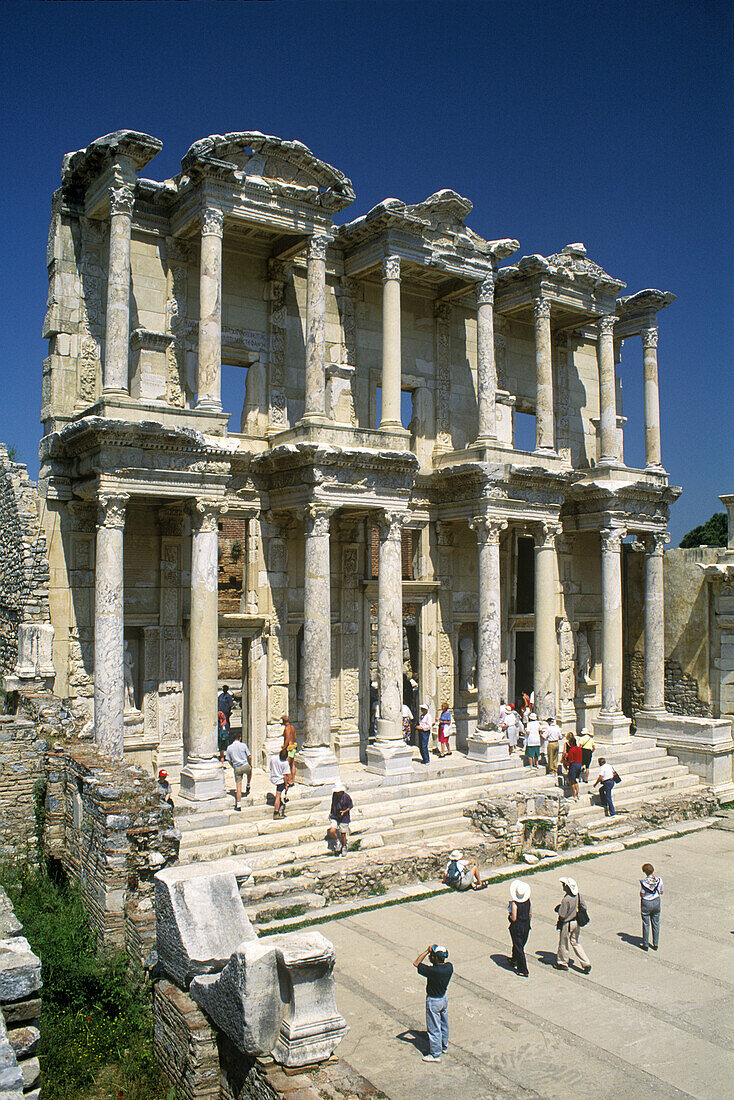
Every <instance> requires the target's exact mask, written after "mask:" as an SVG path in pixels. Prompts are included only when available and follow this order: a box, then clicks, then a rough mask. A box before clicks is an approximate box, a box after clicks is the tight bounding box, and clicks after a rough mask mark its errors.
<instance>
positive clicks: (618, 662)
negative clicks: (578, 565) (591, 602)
mask: <svg viewBox="0 0 734 1100" xmlns="http://www.w3.org/2000/svg"><path fill="white" fill-rule="evenodd" d="M623 537H624V528H620V527H604V528H603V529H602V531H601V594H602V622H601V629H602V639H601V646H602V673H601V685H602V686H601V699H602V703H601V709H602V711H603V713H604V714H620V713H621V711H622V539H623Z"/></svg>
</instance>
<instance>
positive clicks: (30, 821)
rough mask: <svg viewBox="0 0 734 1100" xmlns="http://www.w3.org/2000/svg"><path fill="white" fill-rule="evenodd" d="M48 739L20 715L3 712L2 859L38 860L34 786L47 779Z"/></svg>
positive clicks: (0, 739) (0, 733) (0, 761)
mask: <svg viewBox="0 0 734 1100" xmlns="http://www.w3.org/2000/svg"><path fill="white" fill-rule="evenodd" d="M47 745H48V742H47V741H45V740H43V738H40V737H39V736H38V732H37V729H36V725H35V723H34V722H31V721H29V720H28V719H27V718H22V717H20V716H16V715H13V716H10V715H0V858H2V859H3V860H14V859H21V860H35V858H36V836H35V832H36V816H35V805H34V794H33V791H34V787H35V785H36V784H37V783H38V782H39V781H40V782H42V781H43V779H44V778H45V774H46V772H45V766H44V753H45V750H46V748H47Z"/></svg>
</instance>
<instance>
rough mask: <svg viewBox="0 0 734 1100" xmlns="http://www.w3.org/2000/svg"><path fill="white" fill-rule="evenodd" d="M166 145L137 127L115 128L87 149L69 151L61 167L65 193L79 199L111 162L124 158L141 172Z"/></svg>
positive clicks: (71, 197) (72, 198)
mask: <svg viewBox="0 0 734 1100" xmlns="http://www.w3.org/2000/svg"><path fill="white" fill-rule="evenodd" d="M162 148H163V142H162V141H160V140H159V139H158V138H155V137H151V136H150V134H141V133H138V132H137V131H136V130H115V131H114V133H111V134H105V136H104V137H100V138H96V139H95V140H94V141H92V142H91V143H90V144H89V145H87V147H86V148H85V149H79V150H77V152H75V153H67V154H66V156H65V157H64V160H63V164H62V169H61V184H62V188H63V191H64V195H65V196H69V198H70V199H71V200H72V201H75V200H76V201H79V200H80V197H81V196H82V195H83V194H84V192H85V191H86V189H87V187H88V186H89V185H90V183H92V182H93V181H94V180H95V179H97V178H98V177H99V176H100V175H101V174H102V172H104V171H105V170H106V169H107V168H108V167H109V165H110V164H112V163H114V162H115V161H117V160H119V159H121V158H125V159H126V160H128V161H129V162H130V163H131V165H132V167H133V168H134V170H135V171H138V172H139V171H140V169H141V168H144V167H145V165H146V164H147V163H148V162H149V161H150V160H152V159H153V157H154V156H155V155H156V153H158V152H159V151H160V150H161V149H162Z"/></svg>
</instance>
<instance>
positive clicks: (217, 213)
mask: <svg viewBox="0 0 734 1100" xmlns="http://www.w3.org/2000/svg"><path fill="white" fill-rule="evenodd" d="M223 232H224V214H223V213H222V211H221V210H220V209H219V208H218V207H216V206H207V207H205V208H204V209H203V210H202V212H201V235H202V237H221V236H222V234H223Z"/></svg>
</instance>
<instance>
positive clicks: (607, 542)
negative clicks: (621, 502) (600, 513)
mask: <svg viewBox="0 0 734 1100" xmlns="http://www.w3.org/2000/svg"><path fill="white" fill-rule="evenodd" d="M626 534H627V531H626V529H625V528H624V527H602V529H601V530H600V532H599V535H600V537H601V548H602V552H603V553H605V554H618V553H619V552H620V550H621V549H622V539H623V538H624V536H625V535H626Z"/></svg>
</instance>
